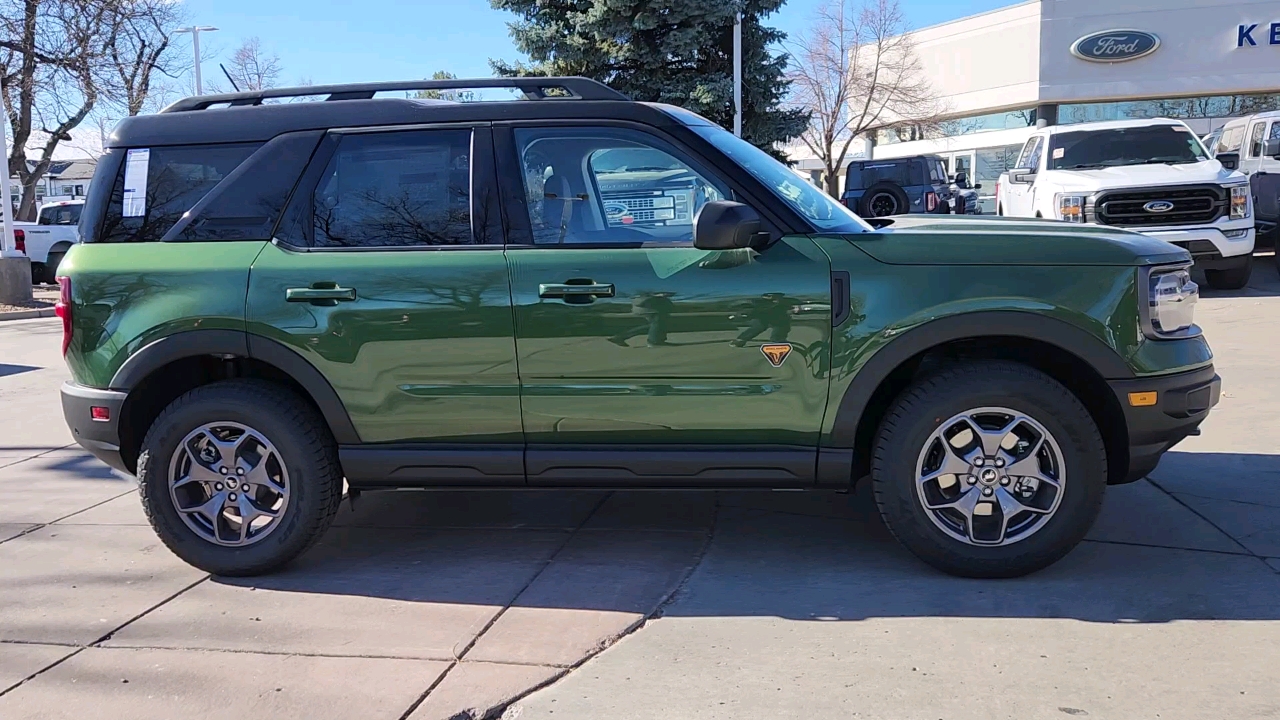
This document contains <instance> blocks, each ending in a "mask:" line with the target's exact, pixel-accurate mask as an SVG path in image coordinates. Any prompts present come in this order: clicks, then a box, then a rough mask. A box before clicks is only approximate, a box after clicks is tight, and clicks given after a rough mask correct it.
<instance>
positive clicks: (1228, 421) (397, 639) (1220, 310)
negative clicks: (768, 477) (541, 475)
mask: <svg viewBox="0 0 1280 720" xmlns="http://www.w3.org/2000/svg"><path fill="white" fill-rule="evenodd" d="M1260 259H1262V260H1264V261H1265V262H1264V263H1260V265H1259V267H1258V270H1257V271H1256V272H1255V278H1254V281H1253V284H1252V286H1251V288H1250V289H1248V290H1246V291H1243V292H1239V293H1230V294H1223V293H1217V294H1215V293H1208V292H1207V293H1206V298H1205V299H1204V300H1203V301H1202V303H1201V306H1200V308H1199V318H1200V321H1201V324H1202V325H1203V326H1204V328H1205V331H1206V333H1207V334H1208V336H1209V338H1210V340H1211V342H1212V344H1213V346H1214V348H1215V351H1216V352H1217V356H1218V357H1217V363H1218V367H1219V372H1220V374H1221V375H1222V376H1223V378H1224V397H1223V401H1222V404H1221V405H1220V406H1219V407H1218V408H1217V410H1215V412H1214V413H1213V415H1212V416H1211V418H1210V420H1209V421H1208V422H1207V423H1206V424H1205V426H1204V433H1203V435H1202V436H1201V437H1198V438H1193V439H1190V440H1188V441H1187V442H1186V443H1184V445H1182V446H1180V447H1179V448H1178V450H1177V452H1175V453H1173V454H1171V455H1170V456H1169V457H1168V458H1167V459H1166V461H1165V462H1164V463H1163V464H1162V465H1161V467H1160V468H1159V470H1157V472H1155V473H1154V474H1153V475H1152V478H1151V479H1150V480H1149V481H1143V482H1140V483H1136V484H1134V485H1130V486H1125V487H1120V488H1114V489H1112V490H1111V491H1110V492H1109V493H1108V497H1107V503H1106V507H1105V510H1104V514H1103V518H1102V520H1101V522H1100V523H1099V525H1098V527H1097V528H1096V529H1095V530H1094V532H1093V533H1092V534H1091V536H1090V539H1089V540H1088V541H1086V542H1085V543H1084V544H1082V545H1081V547H1080V548H1079V549H1078V550H1077V551H1076V552H1074V553H1072V554H1071V555H1070V556H1069V557H1068V558H1067V559H1066V560H1064V561H1063V562H1061V563H1059V564H1058V565H1056V566H1054V567H1053V568H1050V569H1049V570H1047V571H1044V572H1042V573H1039V574H1037V575H1035V576H1033V577H1029V578H1024V579H1020V580H1011V581H1001V582H989V581H988V582H979V581H964V580H956V579H953V578H948V577H945V576H941V575H939V574H937V573H936V572H934V571H932V570H930V569H929V568H927V567H925V566H923V565H921V564H920V563H918V562H916V561H915V560H914V559H913V558H911V557H910V556H909V555H907V554H906V553H905V552H904V551H903V550H901V549H900V548H899V547H898V546H897V545H896V543H894V542H893V541H892V539H891V538H889V536H888V534H887V532H886V531H885V529H884V528H883V526H882V525H881V524H880V522H879V520H878V519H877V518H876V517H875V513H874V512H873V509H872V507H871V503H870V501H869V497H868V496H867V495H868V494H867V493H866V492H863V493H861V494H852V495H835V494H828V493H812V494H805V493H590V492H565V493H560V492H527V493H525V492H510V493H488V494H478V493H392V494H383V495H366V496H365V497H364V498H363V499H362V501H361V503H360V504H359V506H358V507H357V508H356V509H355V511H352V510H351V509H350V508H349V507H348V506H346V505H344V507H343V510H342V513H341V515H340V517H339V519H338V522H337V527H335V528H334V529H333V530H332V531H330V533H329V534H328V535H327V536H326V538H325V540H324V541H323V542H322V543H321V544H320V545H319V546H318V547H317V548H316V549H315V550H313V551H312V552H310V553H309V554H308V555H306V556H305V557H304V558H302V560H301V561H299V562H298V563H296V564H295V565H294V566H293V567H291V568H290V569H289V570H287V571H286V572H283V573H280V574H278V575H273V576H270V577H266V578H258V579H255V580H252V581H242V580H235V581H233V580H228V579H222V578H213V577H208V576H206V575H205V574H203V573H200V572H198V571H195V570H192V569H191V568H189V567H187V566H185V565H184V564H182V563H181V562H179V561H178V560H177V559H175V558H174V557H172V556H171V555H170V554H169V553H168V552H167V550H165V548H164V547H163V546H162V545H161V544H160V543H159V542H158V541H157V540H156V539H155V537H154V535H153V534H152V533H151V530H150V528H148V527H146V526H145V522H144V520H143V517H142V513H141V511H140V509H139V508H138V504H137V498H136V495H135V494H134V491H133V486H132V480H131V479H129V478H123V477H119V476H117V475H115V474H113V473H112V472H110V471H109V470H108V469H107V468H105V467H104V466H102V465H101V464H100V463H98V462H97V461H95V460H93V459H92V458H90V457H88V456H87V455H86V454H84V453H83V452H80V451H79V450H78V449H76V448H75V446H72V445H71V438H70V436H69V434H68V432H67V430H66V428H65V426H64V424H63V422H62V418H61V409H60V407H59V406H58V400H57V394H56V391H57V386H58V384H59V383H60V382H62V380H63V379H65V378H66V377H67V373H66V370H65V367H64V366H63V364H62V361H61V358H60V357H59V356H58V338H59V332H60V329H59V326H58V324H57V321H56V320H37V321H18V322H8V323H0V718H5V719H6V720H7V719H8V718H73V717H74V718H83V717H102V718H130V720H134V719H146V718H157V719H159V718H166V719H167V718H173V717H199V718H223V717H225V718H236V719H237V720H242V719H243V718H244V717H246V716H249V715H265V716H269V717H274V718H294V717H296V718H325V717H334V718H344V719H346V718H352V717H359V718H390V719H392V720H395V719H397V718H409V717H411V718H414V719H415V720H422V719H423V718H442V719H443V718H457V717H462V718H466V717H479V716H482V715H484V714H485V713H487V712H490V711H497V710H500V709H501V708H503V707H506V706H507V705H508V703H509V701H511V700H513V699H514V700H515V702H514V704H512V705H510V707H507V710H506V716H507V717H513V716H516V715H519V716H520V717H522V718H530V717H538V718H552V717H558V718H572V719H577V718H582V719H584V720H585V719H588V718H590V719H592V720H594V719H595V718H603V717H609V718H618V719H625V718H646V719H647V718H655V717H662V718H666V719H671V718H746V717H751V718H756V717H811V716H830V717H836V716H839V717H862V718H894V719H898V718H922V719H934V718H946V719H947V720H957V719H964V718H973V719H975V720H978V719H981V720H987V719H991V718H1006V717H1007V718H1018V719H1019V720H1028V719H1033V718H1061V717H1065V716H1081V717H1085V716H1087V717H1093V718H1099V717H1100V718H1117V719H1123V720H1131V719H1133V718H1196V720H1203V718H1207V717H1213V718H1218V717H1231V718H1246V717H1248V718H1252V717H1268V716H1275V715H1280V456H1278V455H1277V454H1276V450H1275V445H1274V437H1275V435H1276V431H1277V429H1280V421H1278V420H1277V419H1276V416H1275V412H1274V410H1273V408H1275V407H1276V406H1277V402H1278V401H1280V382H1277V380H1276V379H1275V376H1274V373H1275V365H1276V364H1275V362H1274V357H1275V355H1276V352H1277V348H1278V347H1280V346H1277V345H1276V342H1275V337H1276V331H1275V328H1276V327H1277V321H1276V315H1277V313H1280V279H1278V278H1277V277H1276V274H1275V270H1274V269H1273V268H1272V265H1271V263H1270V262H1269V261H1270V258H1269V257H1266V258H1260ZM602 651H603V652H602ZM584 661H585V663H584ZM575 668H576V669H575ZM548 683H550V685H549V686H548V687H546V688H545V689H543V690H539V691H536V692H533V693H532V694H527V693H528V691H529V690H530V689H532V688H535V687H538V686H541V685H547V684H548ZM460 713H462V714H461V715H460Z"/></svg>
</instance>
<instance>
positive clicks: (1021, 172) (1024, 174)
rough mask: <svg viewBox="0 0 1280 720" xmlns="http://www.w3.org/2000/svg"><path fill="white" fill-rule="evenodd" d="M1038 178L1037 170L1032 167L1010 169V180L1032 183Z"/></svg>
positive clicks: (1021, 183) (1025, 183) (1022, 183)
mask: <svg viewBox="0 0 1280 720" xmlns="http://www.w3.org/2000/svg"><path fill="white" fill-rule="evenodd" d="M1035 180H1036V171H1035V170H1033V169H1031V168H1014V169H1013V170H1010V171H1009V182H1014V183H1018V184H1020V185H1030V184H1031V183H1033V182H1035Z"/></svg>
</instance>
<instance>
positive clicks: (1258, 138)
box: [1248, 122, 1267, 158]
mask: <svg viewBox="0 0 1280 720" xmlns="http://www.w3.org/2000/svg"><path fill="white" fill-rule="evenodd" d="M1266 132H1267V124H1266V123H1264V122H1258V123H1254V124H1253V127H1252V128H1250V129H1249V155H1248V157H1251V158H1256V157H1262V143H1263V136H1264V135H1265V134H1266Z"/></svg>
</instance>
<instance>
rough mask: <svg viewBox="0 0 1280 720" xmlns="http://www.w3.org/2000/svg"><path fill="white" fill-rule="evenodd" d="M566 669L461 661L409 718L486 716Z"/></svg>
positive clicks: (449, 719)
mask: <svg viewBox="0 0 1280 720" xmlns="http://www.w3.org/2000/svg"><path fill="white" fill-rule="evenodd" d="M563 672H564V670H561V669H560V668H549V667H542V666H539V665H504V664H502V663H477V662H461V663H458V664H457V665H455V666H454V668H453V669H452V670H450V671H449V674H448V675H446V676H445V678H444V681H443V682H441V683H440V684H439V685H438V686H436V688H435V689H434V690H432V691H431V694H430V695H428V696H427V699H426V700H424V701H423V703H422V704H421V705H419V706H418V709H417V710H414V711H413V714H412V715H410V716H409V720H455V719H457V718H476V719H477V720H478V719H479V718H483V717H486V716H487V715H488V713H489V712H490V711H492V710H496V709H497V708H500V707H502V706H503V705H506V704H507V703H509V702H511V700H513V699H515V698H517V697H519V696H520V695H522V694H523V693H525V692H528V691H529V690H530V689H532V688H535V687H538V686H539V685H542V684H543V683H546V682H548V681H550V680H551V679H552V678H554V677H556V676H557V675H559V674H560V673H563Z"/></svg>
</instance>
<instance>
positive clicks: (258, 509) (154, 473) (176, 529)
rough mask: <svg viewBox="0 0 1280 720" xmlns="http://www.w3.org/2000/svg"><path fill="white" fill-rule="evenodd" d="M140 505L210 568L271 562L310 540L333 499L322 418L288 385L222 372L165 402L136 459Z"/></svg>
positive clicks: (238, 569) (330, 512)
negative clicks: (217, 378) (215, 379)
mask: <svg viewBox="0 0 1280 720" xmlns="http://www.w3.org/2000/svg"><path fill="white" fill-rule="evenodd" d="M138 485H139V490H140V493H141V496H142V506H143V509H144V510H145V511H146V514H147V518H148V519H149V520H150V522H151V526H152V527H153V528H154V529H155V531H156V534H157V535H159V536H160V539H161V540H162V541H163V542H164V544H165V545H167V546H168V547H169V549H170V550H172V551H173V553H174V554H175V555H177V556H178V557H180V558H182V559H183V560H185V561H186V562H188V563H189V564H191V565H194V566H195V567H198V568H200V569H201V570H205V571H207V572H210V573H214V574H218V575H231V576H243V575H257V574H261V573H265V572H270V571H272V570H275V569H277V568H279V567H281V566H283V565H285V564H286V563H288V562H289V561H291V560H293V559H294V558H295V557H297V556H298V555H300V554H302V552H303V551H305V550H306V549H307V548H308V547H310V546H311V544H312V543H314V542H315V541H316V540H318V539H319V538H320V536H321V535H322V534H323V533H324V531H325V530H326V529H327V528H328V527H329V524H330V523H331V522H332V521H333V516H334V515H335V514H336V513H337V511H338V504H339V502H340V501H341V499H342V472H341V470H340V469H339V463H338V456H337V447H336V445H335V443H334V441H333V438H332V436H331V435H330V433H329V430H328V427H327V425H325V423H324V420H323V419H322V418H321V417H320V416H319V414H318V413H317V412H316V411H315V410H314V409H313V408H312V407H311V406H310V405H308V404H307V403H306V402H304V401H303V400H302V399H301V398H299V397H298V396H297V395H295V394H293V393H292V392H290V391H289V390H287V389H285V388H282V387H280V386H279V385H275V384H272V383H268V382H263V381H259V380H227V381H223V382H218V383H214V384H212V385H206V386H203V387H199V388H196V389H195V390H192V391H191V392H188V393H187V394H185V395H183V396H181V397H179V398H178V399H177V400H175V401H173V403H172V404H170V405H169V407H168V408H166V409H165V410H164V412H162V413H161V414H160V417H158V418H157V419H156V421H155V422H154V423H153V424H152V426H151V429H150V430H149V431H148V432H147V436H146V439H145V440H143V443H142V452H141V454H140V455H139V457H138Z"/></svg>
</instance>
